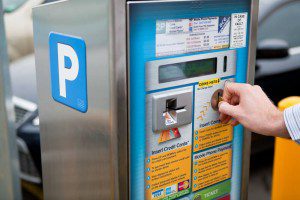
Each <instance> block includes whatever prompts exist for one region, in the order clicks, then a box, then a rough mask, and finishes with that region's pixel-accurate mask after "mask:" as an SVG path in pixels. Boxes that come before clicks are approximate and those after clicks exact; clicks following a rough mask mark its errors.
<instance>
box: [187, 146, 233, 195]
mask: <svg viewBox="0 0 300 200" xmlns="http://www.w3.org/2000/svg"><path fill="white" fill-rule="evenodd" d="M231 162H232V145H231V144H227V145H223V146H220V147H216V148H213V149H210V150H206V151H204V152H200V153H197V154H194V156H193V177H192V178H193V191H197V190H200V189H202V188H205V187H207V186H211V185H213V184H216V183H219V182H221V181H224V180H227V179H229V178H231Z"/></svg>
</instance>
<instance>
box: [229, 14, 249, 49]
mask: <svg viewBox="0 0 300 200" xmlns="http://www.w3.org/2000/svg"><path fill="white" fill-rule="evenodd" d="M247 21H248V13H234V14H232V15H231V34H230V35H231V36H230V48H243V47H246V41H247V40H246V39H247Z"/></svg>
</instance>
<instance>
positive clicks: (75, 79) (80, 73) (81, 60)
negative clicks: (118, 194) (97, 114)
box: [49, 32, 88, 113]
mask: <svg viewBox="0 0 300 200" xmlns="http://www.w3.org/2000/svg"><path fill="white" fill-rule="evenodd" d="M49 49H50V72H51V88H52V97H53V99H54V100H55V101H57V102H59V103H62V104H64V105H66V106H69V107H71V108H74V109H76V110H78V111H80V112H83V113H85V112H87V110H88V101H87V79H86V44H85V42H84V40H83V39H82V38H79V37H74V36H69V35H63V34H59V33H54V32H51V33H50V35H49Z"/></svg>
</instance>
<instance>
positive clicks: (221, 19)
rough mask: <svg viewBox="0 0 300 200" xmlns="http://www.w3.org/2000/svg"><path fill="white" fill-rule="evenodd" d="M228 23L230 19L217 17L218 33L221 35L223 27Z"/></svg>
mask: <svg viewBox="0 0 300 200" xmlns="http://www.w3.org/2000/svg"><path fill="white" fill-rule="evenodd" d="M229 23H230V17H219V28H218V33H222V32H223V31H224V29H225V27H226V26H227V25H228V24H229Z"/></svg>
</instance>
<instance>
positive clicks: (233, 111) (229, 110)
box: [219, 101, 238, 118]
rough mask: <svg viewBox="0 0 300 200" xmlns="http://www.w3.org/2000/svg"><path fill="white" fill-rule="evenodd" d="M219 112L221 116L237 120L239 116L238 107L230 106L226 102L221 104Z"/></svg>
mask: <svg viewBox="0 0 300 200" xmlns="http://www.w3.org/2000/svg"><path fill="white" fill-rule="evenodd" d="M219 111H220V113H221V114H224V115H229V116H231V117H233V118H236V116H238V110H237V106H233V105H230V104H229V103H227V102H225V101H223V102H220V104H219Z"/></svg>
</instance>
